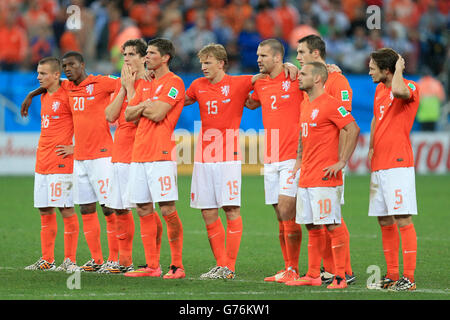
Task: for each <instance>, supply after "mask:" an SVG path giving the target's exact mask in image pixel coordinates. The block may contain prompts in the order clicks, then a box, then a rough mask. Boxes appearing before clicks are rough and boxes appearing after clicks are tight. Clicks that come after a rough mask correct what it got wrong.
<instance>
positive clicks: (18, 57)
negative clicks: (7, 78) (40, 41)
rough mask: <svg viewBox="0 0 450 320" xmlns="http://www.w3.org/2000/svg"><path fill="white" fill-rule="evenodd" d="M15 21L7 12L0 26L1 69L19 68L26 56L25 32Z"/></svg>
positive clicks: (15, 18) (14, 17) (26, 41)
mask: <svg viewBox="0 0 450 320" xmlns="http://www.w3.org/2000/svg"><path fill="white" fill-rule="evenodd" d="M16 21H17V17H16V16H15V15H13V14H8V15H7V16H6V17H5V22H4V24H3V26H1V27H0V67H1V69H2V70H14V69H19V68H20V66H21V64H22V63H23V62H24V61H25V59H26V58H27V52H28V39H27V33H26V31H25V29H23V28H22V27H20V26H19V25H18V24H17V23H16Z"/></svg>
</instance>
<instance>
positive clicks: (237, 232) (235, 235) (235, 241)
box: [226, 216, 242, 271]
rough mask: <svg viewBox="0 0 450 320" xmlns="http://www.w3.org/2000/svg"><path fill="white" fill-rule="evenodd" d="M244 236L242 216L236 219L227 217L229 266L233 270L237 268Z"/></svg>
mask: <svg viewBox="0 0 450 320" xmlns="http://www.w3.org/2000/svg"><path fill="white" fill-rule="evenodd" d="M241 238H242V217H241V216H239V217H237V218H236V219H234V220H228V219H227V244H226V252H227V267H228V269H230V270H231V271H234V270H235V267H236V259H237V255H238V252H239V247H240V245H241Z"/></svg>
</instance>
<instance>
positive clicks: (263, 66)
mask: <svg viewBox="0 0 450 320" xmlns="http://www.w3.org/2000/svg"><path fill="white" fill-rule="evenodd" d="M256 55H257V56H258V67H259V72H261V73H270V72H272V70H273V69H274V67H275V57H274V54H273V52H272V49H271V48H270V47H269V46H259V47H258V50H257V51H256Z"/></svg>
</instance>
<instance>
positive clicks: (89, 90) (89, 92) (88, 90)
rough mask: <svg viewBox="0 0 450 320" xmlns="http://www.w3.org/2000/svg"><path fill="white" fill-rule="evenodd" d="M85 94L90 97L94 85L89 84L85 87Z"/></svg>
mask: <svg viewBox="0 0 450 320" xmlns="http://www.w3.org/2000/svg"><path fill="white" fill-rule="evenodd" d="M86 92H87V93H88V94H89V95H91V94H92V92H94V84H89V85H87V86H86Z"/></svg>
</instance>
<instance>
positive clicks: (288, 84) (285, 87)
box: [281, 80, 291, 92]
mask: <svg viewBox="0 0 450 320" xmlns="http://www.w3.org/2000/svg"><path fill="white" fill-rule="evenodd" d="M281 87H282V88H283V90H284V91H286V92H287V91H288V90H289V88H290V87H291V82H290V81H289V80H286V81H283V82H282V83H281Z"/></svg>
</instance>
